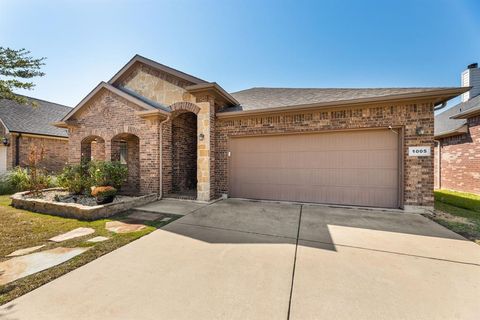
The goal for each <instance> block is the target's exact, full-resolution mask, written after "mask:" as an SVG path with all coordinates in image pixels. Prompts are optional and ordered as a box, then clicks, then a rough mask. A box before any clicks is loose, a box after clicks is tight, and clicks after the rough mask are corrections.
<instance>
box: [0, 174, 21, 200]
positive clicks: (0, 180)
mask: <svg viewBox="0 0 480 320" xmlns="http://www.w3.org/2000/svg"><path fill="white" fill-rule="evenodd" d="M9 178H10V173H6V174H3V175H2V176H0V195H3V194H12V193H15V192H17V190H16V189H15V188H14V187H13V185H12V184H11V183H10V180H9Z"/></svg>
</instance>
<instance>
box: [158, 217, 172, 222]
mask: <svg viewBox="0 0 480 320" xmlns="http://www.w3.org/2000/svg"><path fill="white" fill-rule="evenodd" d="M170 220H172V218H171V217H166V218H163V219H162V220H160V221H161V222H167V221H170Z"/></svg>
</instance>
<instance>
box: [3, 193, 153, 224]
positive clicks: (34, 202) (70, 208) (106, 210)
mask: <svg viewBox="0 0 480 320" xmlns="http://www.w3.org/2000/svg"><path fill="white" fill-rule="evenodd" d="M47 190H63V189H58V188H53V189H46V191H47ZM30 193H31V192H30V191H26V192H19V193H15V194H14V195H12V196H11V199H12V206H13V207H15V208H18V209H24V210H28V211H32V212H39V213H46V214H51V215H54V216H59V217H65V218H74V219H80V220H96V219H101V218H106V217H111V216H113V215H115V214H117V213H120V212H124V211H127V210H130V209H132V208H136V207H140V206H143V205H146V204H148V203H150V202H152V201H155V200H157V194H155V193H153V194H149V195H144V196H140V197H136V198H131V199H129V200H125V201H121V202H114V203H109V204H104V205H98V206H84V205H81V204H76V203H62V202H54V201H47V200H43V199H28V198H24V196H25V195H27V194H30Z"/></svg>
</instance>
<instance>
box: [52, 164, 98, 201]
mask: <svg viewBox="0 0 480 320" xmlns="http://www.w3.org/2000/svg"><path fill="white" fill-rule="evenodd" d="M57 182H58V185H59V186H60V187H62V188H65V189H67V190H68V191H69V192H71V193H73V194H83V193H88V192H89V188H90V186H91V179H90V176H89V175H88V163H81V164H73V165H68V166H66V167H65V168H63V171H62V172H61V173H60V175H59V176H58V178H57Z"/></svg>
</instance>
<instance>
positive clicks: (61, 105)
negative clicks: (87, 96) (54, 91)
mask: <svg viewBox="0 0 480 320" xmlns="http://www.w3.org/2000/svg"><path fill="white" fill-rule="evenodd" d="M14 94H15V95H16V96H22V97H25V98H28V99H32V100H37V101H43V102H47V103H51V104H54V105H57V106H60V107H65V108H69V109H72V107H69V106H66V105H64V104H60V103H56V102H52V101H48V100H45V99H39V98H35V97H31V96H27V95H24V94H20V93H14Z"/></svg>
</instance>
